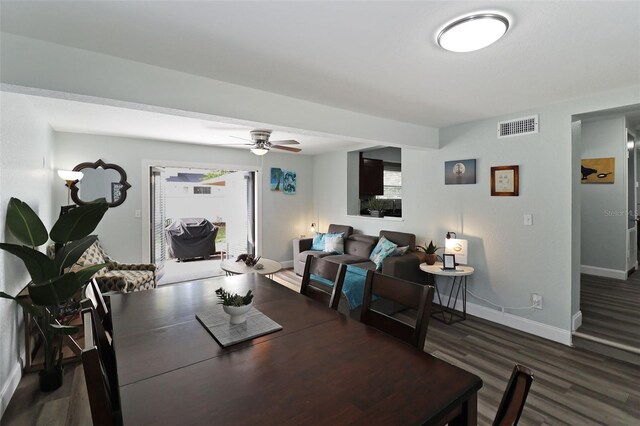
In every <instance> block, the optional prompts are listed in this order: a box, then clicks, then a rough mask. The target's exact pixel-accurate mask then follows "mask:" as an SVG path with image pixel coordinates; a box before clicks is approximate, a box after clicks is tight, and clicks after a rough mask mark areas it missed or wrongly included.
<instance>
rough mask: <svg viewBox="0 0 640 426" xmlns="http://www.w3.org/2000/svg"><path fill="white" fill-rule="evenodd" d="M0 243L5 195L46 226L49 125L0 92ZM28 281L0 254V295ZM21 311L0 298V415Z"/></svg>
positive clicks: (5, 237)
mask: <svg viewBox="0 0 640 426" xmlns="http://www.w3.org/2000/svg"><path fill="white" fill-rule="evenodd" d="M0 116H1V126H0V224H1V225H0V241H2V242H11V243H17V242H18V241H16V240H15V238H14V237H13V236H12V235H11V234H10V232H9V231H8V230H7V229H6V225H5V215H6V211H7V205H8V203H9V199H10V198H11V197H17V198H19V199H21V200H23V201H25V202H27V203H28V204H29V205H30V206H31V207H32V208H33V209H34V210H35V212H36V213H38V215H39V216H40V218H41V219H42V220H43V222H44V223H45V225H46V226H47V229H50V228H51V223H52V220H51V216H52V214H51V212H52V210H51V185H52V178H53V172H52V163H51V140H52V131H51V129H50V127H49V125H48V124H47V123H46V122H45V121H44V120H43V119H42V118H41V117H39V116H38V114H37V112H36V111H35V109H34V108H33V106H32V105H31V104H30V103H29V101H28V100H27V99H26V97H25V96H23V95H16V94H13V93H6V92H0ZM28 282H29V275H28V274H27V271H26V269H25V267H24V265H23V263H22V262H21V261H20V260H19V259H17V258H16V257H14V256H12V255H10V254H6V253H5V252H3V251H0V291H4V292H5V293H8V294H11V295H16V294H17V293H19V292H20V290H22V288H23V287H24V286H25V285H27V283H28ZM23 333H24V326H23V322H22V310H21V309H20V308H19V307H18V306H17V305H16V303H15V302H13V301H11V300H6V299H0V417H1V416H2V414H3V413H4V410H5V408H6V406H7V404H8V403H9V399H10V398H11V395H12V394H13V391H14V390H15V387H16V386H17V385H18V382H19V380H20V377H21V362H22V360H23V357H24V334H23Z"/></svg>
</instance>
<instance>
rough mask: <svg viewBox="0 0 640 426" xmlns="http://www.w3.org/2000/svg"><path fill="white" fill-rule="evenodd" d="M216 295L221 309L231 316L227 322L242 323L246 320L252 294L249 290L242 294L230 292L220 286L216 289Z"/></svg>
mask: <svg viewBox="0 0 640 426" xmlns="http://www.w3.org/2000/svg"><path fill="white" fill-rule="evenodd" d="M216 295H217V296H218V299H220V301H219V302H218V303H220V304H222V309H223V310H224V311H225V312H226V313H227V314H229V315H230V316H231V318H230V320H229V322H231V324H242V323H243V322H245V321H246V320H247V312H249V310H250V309H251V302H252V301H253V294H252V293H251V290H249V291H248V292H247V294H245V295H244V296H240V295H239V294H237V293H234V294H231V293H229V292H228V291H226V290H225V289H224V288H222V287H220V288H219V289H217V290H216Z"/></svg>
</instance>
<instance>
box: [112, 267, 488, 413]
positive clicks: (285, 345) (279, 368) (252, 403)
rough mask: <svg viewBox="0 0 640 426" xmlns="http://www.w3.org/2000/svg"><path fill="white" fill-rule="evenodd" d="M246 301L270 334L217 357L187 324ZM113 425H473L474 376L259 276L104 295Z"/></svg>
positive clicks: (206, 337)
mask: <svg viewBox="0 0 640 426" xmlns="http://www.w3.org/2000/svg"><path fill="white" fill-rule="evenodd" d="M218 287H224V288H225V289H227V290H228V291H231V292H234V293H235V292H238V293H240V292H242V293H245V292H246V291H247V290H248V289H251V290H253V292H254V294H255V298H254V306H255V308H256V309H258V310H260V311H261V312H263V313H264V314H265V315H267V316H268V317H270V318H271V319H273V320H274V321H276V322H277V323H279V324H280V325H282V330H281V331H277V332H275V333H271V334H268V335H265V336H262V337H258V338H255V339H252V340H249V341H246V342H243V343H239V344H236V345H232V346H229V347H227V348H223V347H221V346H220V345H219V344H218V343H217V342H216V341H215V340H214V339H213V337H212V336H211V335H210V334H209V333H208V332H207V331H206V330H205V328H204V327H203V326H202V324H200V322H198V321H197V320H196V318H195V314H196V313H197V312H202V311H207V309H210V308H211V307H212V306H213V305H214V304H215V303H217V298H216V295H215V289H217V288H218ZM111 311H112V315H113V334H114V336H113V337H114V340H113V343H114V348H115V352H116V358H117V364H118V379H119V385H120V399H121V407H122V416H123V421H124V424H125V425H147V424H148V425H160V424H162V425H200V424H216V425H302V424H304V425H316V424H327V425H328V424H331V425H342V424H367V425H372V424H380V425H404V424H429V425H431V424H433V425H439V424H445V423H447V422H448V423H449V424H452V425H462V424H464V425H476V423H477V391H478V390H479V389H480V388H481V387H482V381H481V380H480V378H479V377H477V376H475V375H473V374H471V373H469V372H467V371H465V370H462V369H460V368H458V367H455V366H453V365H451V364H449V363H447V362H445V361H442V360H439V359H437V358H435V357H433V356H431V355H429V354H427V353H424V352H422V351H420V350H417V349H416V348H415V347H412V346H410V345H408V344H406V343H403V342H401V341H400V340H397V339H395V338H393V337H391V336H388V335H386V334H384V333H382V332H380V331H378V330H376V329H374V328H371V327H368V326H365V325H364V324H361V323H359V322H357V321H354V320H352V319H349V318H347V317H345V316H344V315H342V314H340V313H338V312H336V311H334V310H331V309H329V308H328V307H326V306H324V305H322V304H320V303H318V302H316V301H314V300H310V299H308V298H306V297H305V296H303V295H301V294H299V293H297V292H295V291H292V290H290V289H288V288H286V287H284V286H282V285H280V284H278V283H276V282H274V281H272V280H270V279H268V278H266V277H264V276H261V275H257V274H247V275H238V276H233V277H224V278H217V279H209V280H201V281H193V282H188V283H182V284H175V285H169V286H165V287H160V288H157V289H154V290H148V291H141V292H136V293H129V294H122V295H114V296H111Z"/></svg>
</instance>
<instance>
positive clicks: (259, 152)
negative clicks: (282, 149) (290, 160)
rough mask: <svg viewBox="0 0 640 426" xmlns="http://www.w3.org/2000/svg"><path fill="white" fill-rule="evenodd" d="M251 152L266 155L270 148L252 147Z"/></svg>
mask: <svg viewBox="0 0 640 426" xmlns="http://www.w3.org/2000/svg"><path fill="white" fill-rule="evenodd" d="M251 152H253V153H254V154H255V155H265V154H266V153H267V152H269V150H268V149H266V148H251Z"/></svg>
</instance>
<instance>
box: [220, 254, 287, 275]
mask: <svg viewBox="0 0 640 426" xmlns="http://www.w3.org/2000/svg"><path fill="white" fill-rule="evenodd" d="M258 263H260V264H261V265H262V266H263V268H262V269H254V268H253V266H247V265H245V264H244V262H236V261H235V260H231V259H225V260H223V261H222V262H221V263H220V268H221V269H222V270H223V271H225V272H226V273H227V276H229V275H239V274H251V273H255V274H260V275H266V276H267V278H273V274H275V273H276V272H278V271H279V270H280V269H282V265H281V264H280V262H276V261H275V260H271V259H265V258H264V257H262V258H260V260H259V261H258Z"/></svg>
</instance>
